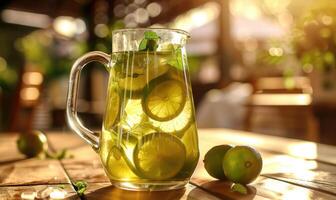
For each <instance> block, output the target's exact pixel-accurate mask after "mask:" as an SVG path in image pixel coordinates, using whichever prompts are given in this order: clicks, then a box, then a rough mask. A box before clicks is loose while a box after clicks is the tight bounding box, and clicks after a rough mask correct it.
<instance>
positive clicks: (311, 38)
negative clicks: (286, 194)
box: [293, 0, 336, 72]
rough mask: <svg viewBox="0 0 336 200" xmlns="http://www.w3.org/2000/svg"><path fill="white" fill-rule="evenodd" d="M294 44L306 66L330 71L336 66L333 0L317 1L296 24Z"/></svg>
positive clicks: (335, 21) (335, 16)
mask: <svg viewBox="0 0 336 200" xmlns="http://www.w3.org/2000/svg"><path fill="white" fill-rule="evenodd" d="M293 45H294V48H295V50H296V53H297V56H298V58H299V59H300V61H301V63H302V66H303V70H304V71H305V70H306V69H305V67H308V66H313V67H314V68H317V69H320V70H323V71H325V72H329V71H330V70H331V69H332V68H335V56H336V5H335V4H334V2H333V1H326V0H324V1H316V2H315V3H313V4H312V5H311V7H310V8H309V9H308V10H307V11H306V12H305V14H304V15H302V16H301V17H300V18H299V19H298V20H297V23H296V24H295V29H294V31H293Z"/></svg>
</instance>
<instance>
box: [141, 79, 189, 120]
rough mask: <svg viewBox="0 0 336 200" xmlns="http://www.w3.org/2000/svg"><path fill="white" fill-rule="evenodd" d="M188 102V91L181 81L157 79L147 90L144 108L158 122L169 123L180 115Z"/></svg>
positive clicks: (143, 101)
mask: <svg viewBox="0 0 336 200" xmlns="http://www.w3.org/2000/svg"><path fill="white" fill-rule="evenodd" d="M185 102H186V91H185V89H184V86H183V84H182V83H181V82H180V81H177V80H173V79H162V80H161V79H155V80H154V81H153V82H151V83H150V84H149V87H148V88H146V89H145V92H144V97H143V99H142V108H143V110H144V111H145V113H146V114H147V115H148V116H149V117H150V118H152V119H154V120H157V121H168V120H171V119H173V118H175V117H176V116H178V115H179V114H180V112H181V111H182V110H183V108H184V105H185Z"/></svg>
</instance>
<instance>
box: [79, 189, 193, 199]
mask: <svg viewBox="0 0 336 200" xmlns="http://www.w3.org/2000/svg"><path fill="white" fill-rule="evenodd" d="M185 191H186V190H185V189H180V190H170V191H155V192H154V191H153V192H146V191H143V192H142V191H128V190H122V189H119V188H116V187H113V186H108V187H104V188H101V189H98V190H96V191H94V192H91V193H89V194H87V195H85V197H86V199H99V200H118V199H122V200H158V199H160V200H178V199H180V198H181V197H182V196H183V194H184V193H185Z"/></svg>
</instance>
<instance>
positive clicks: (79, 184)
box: [73, 181, 88, 196]
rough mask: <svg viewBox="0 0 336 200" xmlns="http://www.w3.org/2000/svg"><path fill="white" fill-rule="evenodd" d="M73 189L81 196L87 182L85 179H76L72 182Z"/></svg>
mask: <svg viewBox="0 0 336 200" xmlns="http://www.w3.org/2000/svg"><path fill="white" fill-rule="evenodd" d="M73 185H74V187H75V190H76V192H77V194H78V195H79V196H83V195H84V192H85V190H86V188H87V186H88V184H87V182H85V181H77V182H75V183H74V184H73Z"/></svg>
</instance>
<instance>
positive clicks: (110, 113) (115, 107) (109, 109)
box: [104, 83, 121, 129]
mask: <svg viewBox="0 0 336 200" xmlns="http://www.w3.org/2000/svg"><path fill="white" fill-rule="evenodd" d="M120 102H121V100H120V96H119V92H118V89H117V85H116V84H115V83H110V85H109V89H108V98H107V105H106V111H105V117H104V127H105V129H112V127H113V126H114V125H115V123H116V121H118V120H117V118H118V117H119V112H120Z"/></svg>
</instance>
